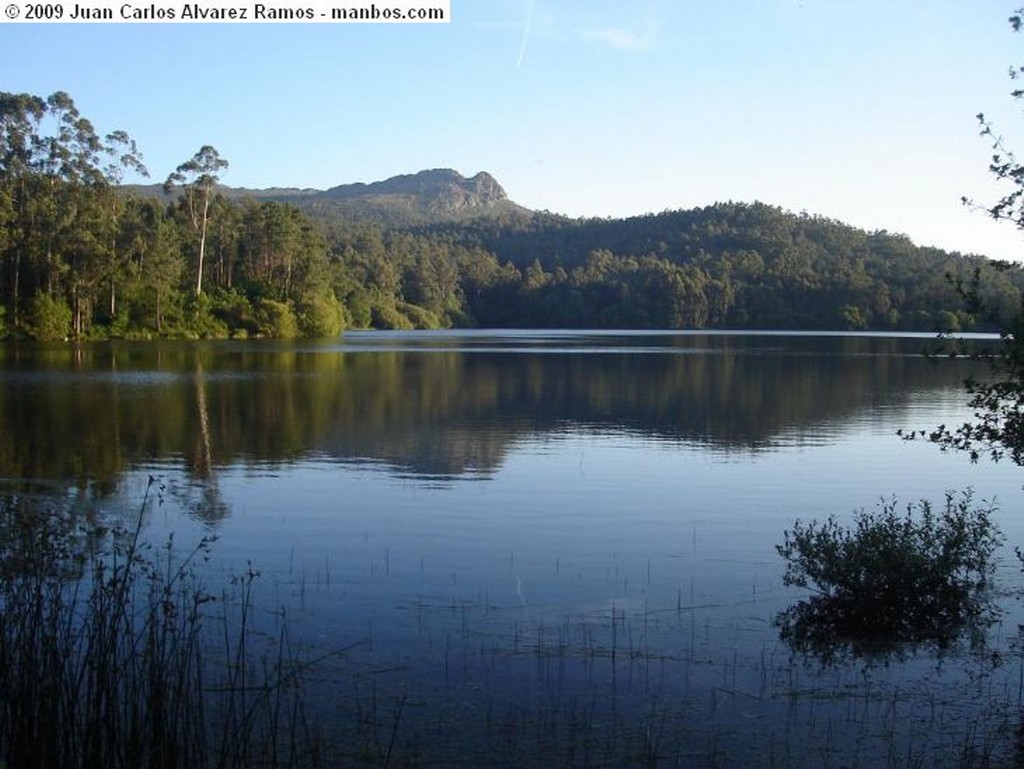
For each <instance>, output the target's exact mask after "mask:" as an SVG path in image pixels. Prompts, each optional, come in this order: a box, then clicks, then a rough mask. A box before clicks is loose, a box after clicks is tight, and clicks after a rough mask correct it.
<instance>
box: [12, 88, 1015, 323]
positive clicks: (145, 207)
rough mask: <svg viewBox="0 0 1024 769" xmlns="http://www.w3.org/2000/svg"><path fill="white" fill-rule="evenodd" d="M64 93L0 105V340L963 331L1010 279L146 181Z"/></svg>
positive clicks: (779, 232)
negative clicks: (403, 331) (516, 330)
mask: <svg viewBox="0 0 1024 769" xmlns="http://www.w3.org/2000/svg"><path fill="white" fill-rule="evenodd" d="M143 169H144V166H143V165H142V155H141V153H140V152H139V150H138V148H136V146H135V143H134V142H133V141H132V140H131V138H130V137H129V135H128V134H126V133H124V132H123V131H114V132H112V133H109V134H106V135H103V134H101V133H99V132H98V131H97V130H96V129H95V128H94V127H93V125H92V124H91V123H90V122H89V121H88V119H86V118H85V117H84V116H82V115H81V114H79V112H78V110H77V109H76V108H75V105H74V103H73V101H72V100H71V98H70V97H69V96H68V95H67V94H64V93H56V94H53V95H51V96H49V97H47V98H43V97H39V96H33V95H30V94H14V93H0V300H2V301H0V336H4V335H8V336H15V337H22V336H26V337H33V338H38V339H67V338H105V337H135V338H150V337H155V336H178V337H181V336H184V337H223V336H236V337H242V336H268V337H290V336H298V335H302V336H334V335H337V334H338V333H339V332H340V331H341V330H342V329H343V328H345V327H357V328H365V327H376V328H414V327H449V326H488V327H513V326H515V327H595V328H708V327H712V328H783V329H797V328H807V329H837V330H838V329H875V330H888V329H912V330H924V331H928V330H933V329H936V328H940V329H945V330H955V329H972V328H981V327H984V324H982V323H981V322H980V321H979V319H976V318H973V317H972V316H971V315H970V314H969V313H968V312H967V311H966V309H965V307H964V304H963V301H962V298H961V297H960V295H959V294H958V292H957V291H956V289H955V286H954V285H953V283H952V282H951V279H950V278H951V277H952V280H953V281H955V280H956V279H958V278H959V279H969V278H971V276H972V275H973V274H974V272H975V270H978V271H979V274H980V276H981V290H982V292H983V293H984V298H985V299H986V302H985V304H986V306H987V307H992V308H997V309H998V310H1001V311H1003V312H1005V313H1007V314H1009V313H1012V312H1014V311H1016V310H1017V309H1019V307H1020V301H1021V289H1022V287H1024V279H1022V275H1021V270H1020V269H1019V268H1018V267H1016V266H1014V267H1007V266H1005V265H994V264H992V263H990V262H989V261H988V260H986V259H984V258H983V257H981V256H962V255H959V254H950V253H946V252H944V251H941V250H938V249H933V248H921V247H918V246H915V245H914V244H913V243H912V242H910V241H909V240H908V239H907V238H906V237H903V236H900V235H894V234H890V233H885V232H875V233H867V232H864V231H862V230H858V229H855V228H853V227H849V226H847V225H844V224H842V223H839V222H836V221H832V220H829V219H825V218H822V217H817V216H810V215H807V214H799V215H798V214H793V213H789V212H786V211H783V210H781V209H778V208H774V207H772V206H769V205H764V204H760V203H750V204H746V203H719V204H715V205H712V206H708V207H705V208H701V209H695V210H690V211H670V212H665V213H661V214H656V215H655V214H652V215H647V216H641V217H634V218H629V219H616V220H612V219H598V220H575V219H569V218H566V217H561V216H557V215H553V214H549V213H546V212H545V213H535V212H530V211H527V210H526V209H523V208H521V207H519V206H516V205H515V204H514V203H511V201H509V200H507V197H506V196H505V193H504V190H502V189H501V188H500V185H498V183H497V182H496V181H495V180H494V179H493V178H492V177H491V176H490V175H488V174H486V173H480V174H477V175H476V176H475V177H473V178H471V179H464V178H462V177H461V176H460V175H458V174H456V173H455V172H453V171H447V170H442V171H431V172H421V173H420V174H415V175H410V176H405V177H396V179H393V180H387V181H386V182H380V183H376V184H372V185H346V186H344V187H338V188H335V189H334V190H328V191H326V192H323V193H318V192H316V191H307V190H303V191H295V190H282V191H280V192H279V193H278V192H276V191H262V192H260V193H258V194H246V193H245V192H244V191H233V190H230V189H229V188H225V187H223V186H222V185H221V183H220V182H221V177H222V176H224V175H225V174H226V173H227V171H228V165H227V161H226V160H225V159H222V158H221V157H220V156H219V154H218V153H217V150H216V149H214V148H213V147H203V148H201V149H200V150H199V151H198V152H197V153H196V154H195V156H193V157H192V158H191V159H187V160H185V161H184V162H183V163H182V164H181V166H179V167H178V168H177V169H176V170H174V171H173V172H171V173H170V174H169V175H168V176H167V181H166V183H165V184H164V185H163V187H162V188H160V187H154V188H146V187H138V186H136V187H122V186H121V181H122V178H123V177H124V175H125V173H126V172H128V171H131V172H133V173H135V172H140V171H142V170H143Z"/></svg>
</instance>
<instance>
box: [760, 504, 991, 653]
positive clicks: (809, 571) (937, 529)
mask: <svg viewBox="0 0 1024 769" xmlns="http://www.w3.org/2000/svg"><path fill="white" fill-rule="evenodd" d="M994 512H995V509H994V508H993V507H992V506H990V505H981V506H975V505H974V503H973V500H972V496H971V493H970V492H969V491H968V492H964V493H962V494H961V495H959V496H955V495H953V494H952V493H947V494H946V499H945V507H944V508H943V509H942V510H940V511H936V510H934V509H933V508H932V505H931V504H930V503H929V502H928V501H926V500H922V501H920V502H919V503H917V505H907V507H906V509H905V512H902V513H901V512H899V510H898V509H897V505H896V502H895V500H893V501H883V502H882V504H881V506H880V508H879V509H877V510H875V511H873V512H865V511H863V510H862V511H860V512H859V513H858V514H857V515H856V516H855V518H854V522H853V526H852V527H846V526H843V525H842V524H840V523H839V522H838V521H837V520H836V519H835V517H829V518H828V519H827V520H825V521H824V522H818V521H811V522H810V523H804V522H801V521H797V522H796V523H795V524H794V525H793V528H792V529H791V530H787V531H786V532H785V533H784V540H783V543H782V544H781V545H778V546H777V547H776V549H777V550H778V553H779V555H781V556H782V557H783V558H784V559H785V561H786V574H785V577H784V582H785V583H786V584H787V585H795V586H798V587H804V588H809V589H810V590H812V591H814V593H815V595H814V596H812V597H811V598H809V599H807V600H805V601H801V602H800V603H798V604H796V605H795V606H794V607H792V608H790V609H789V610H788V611H786V612H784V613H783V614H782V615H781V616H780V617H779V623H780V625H781V627H782V634H783V637H784V638H787V639H788V640H790V641H792V642H794V643H795V644H797V645H806V646H811V647H820V646H822V645H826V646H827V645H830V644H843V643H850V644H852V645H853V646H854V647H855V648H861V649H863V648H872V647H876V648H877V647H878V646H882V647H886V646H891V645H893V644H899V643H903V642H921V641H933V642H936V643H938V644H940V645H945V644H947V643H949V642H950V641H952V640H953V639H954V638H955V637H956V636H957V635H959V633H961V632H962V630H963V629H964V628H965V627H966V626H967V625H968V624H969V623H971V622H974V621H976V620H978V619H979V618H981V617H982V615H983V614H984V613H985V611H986V609H987V608H988V604H987V600H986V597H987V596H986V593H985V591H984V588H985V587H986V585H987V584H988V581H989V579H990V577H991V574H992V571H993V568H994V563H993V554H994V552H995V550H996V548H997V547H998V546H999V544H1000V543H1001V542H1002V537H1001V534H1000V533H999V530H998V528H997V526H996V524H995V523H994V522H993V520H992V516H993V514H994Z"/></svg>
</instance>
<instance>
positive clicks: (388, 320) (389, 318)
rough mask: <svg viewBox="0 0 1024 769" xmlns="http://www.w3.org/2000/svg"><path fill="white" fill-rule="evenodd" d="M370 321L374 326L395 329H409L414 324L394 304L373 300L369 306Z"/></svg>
mask: <svg viewBox="0 0 1024 769" xmlns="http://www.w3.org/2000/svg"><path fill="white" fill-rule="evenodd" d="M370 321H371V323H372V324H373V327H374V328H380V329H389V330H396V331H409V330H411V329H413V328H415V326H414V325H413V324H412V321H410V320H409V319H408V318H407V317H405V316H404V315H403V314H402V313H401V312H399V311H398V309H397V308H396V307H395V306H394V304H389V303H385V302H380V301H378V302H374V303H373V304H372V305H371V306H370Z"/></svg>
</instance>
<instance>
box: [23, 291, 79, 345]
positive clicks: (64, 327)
mask: <svg viewBox="0 0 1024 769" xmlns="http://www.w3.org/2000/svg"><path fill="white" fill-rule="evenodd" d="M29 324H30V333H31V334H32V336H33V337H35V338H36V339H38V340H39V341H41V342H55V341H58V340H63V339H67V338H68V335H69V334H70V333H71V308H70V307H68V303H67V302H65V301H64V300H63V299H59V298H57V297H54V296H50V295H49V294H47V293H44V292H39V293H38V294H36V296H35V299H33V300H32V315H31V319H30V321H29Z"/></svg>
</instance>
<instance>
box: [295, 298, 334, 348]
mask: <svg viewBox="0 0 1024 769" xmlns="http://www.w3.org/2000/svg"><path fill="white" fill-rule="evenodd" d="M298 320H299V330H300V331H301V332H302V335H303V336H305V337H336V336H338V335H339V334H340V333H341V332H342V329H343V328H344V327H345V316H344V312H343V309H342V306H341V303H340V302H339V301H338V300H337V299H336V298H335V296H334V292H332V291H331V290H330V289H326V290H323V291H319V292H315V293H312V292H311V293H309V294H307V295H306V296H304V297H303V298H302V299H301V300H300V301H299V318H298Z"/></svg>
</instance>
